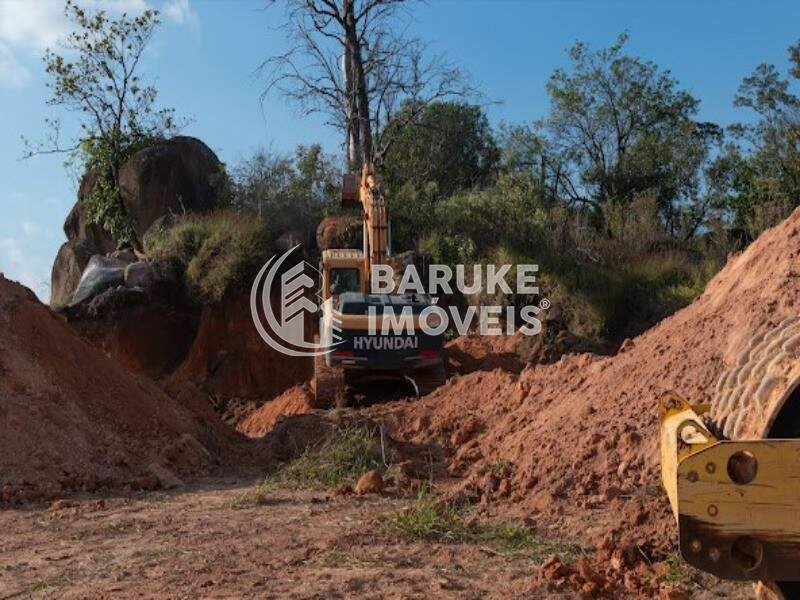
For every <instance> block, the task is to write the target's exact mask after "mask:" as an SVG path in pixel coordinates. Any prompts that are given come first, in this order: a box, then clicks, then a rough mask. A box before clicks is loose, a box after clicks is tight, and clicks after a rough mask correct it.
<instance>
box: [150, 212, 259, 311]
mask: <svg viewBox="0 0 800 600" xmlns="http://www.w3.org/2000/svg"><path fill="white" fill-rule="evenodd" d="M144 245H145V251H146V252H147V254H148V255H149V256H150V257H151V258H153V259H156V260H171V261H174V262H177V263H178V264H180V265H181V266H182V267H183V268H184V269H185V271H186V282H187V285H188V287H189V289H190V291H191V292H192V294H193V295H194V296H195V297H196V298H197V299H198V300H199V301H200V302H203V303H213V302H219V301H220V300H222V298H223V297H224V296H225V295H226V294H227V293H228V292H230V291H231V290H234V289H239V288H242V287H243V286H245V285H248V284H249V279H250V278H251V277H252V276H253V275H254V274H255V273H256V271H257V270H258V268H259V267H260V266H261V265H263V264H264V262H265V261H266V260H267V259H268V258H269V257H270V256H271V254H272V248H271V239H270V236H269V234H268V232H267V230H266V227H265V225H264V222H263V221H261V220H260V219H258V218H255V217H253V216H240V215H236V214H233V213H229V212H217V213H212V214H209V215H189V216H186V217H183V218H181V219H180V220H179V221H178V222H177V223H176V224H175V225H174V226H173V227H171V228H169V229H166V230H162V231H157V232H154V233H152V234H150V235H148V236H147V237H146V239H145V240H144Z"/></svg>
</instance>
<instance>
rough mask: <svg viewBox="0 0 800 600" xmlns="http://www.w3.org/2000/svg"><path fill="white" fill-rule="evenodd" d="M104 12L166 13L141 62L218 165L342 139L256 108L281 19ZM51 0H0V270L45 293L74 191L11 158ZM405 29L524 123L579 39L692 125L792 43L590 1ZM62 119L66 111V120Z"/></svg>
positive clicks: (218, 11) (278, 42)
mask: <svg viewBox="0 0 800 600" xmlns="http://www.w3.org/2000/svg"><path fill="white" fill-rule="evenodd" d="M83 4H86V5H89V6H92V5H94V6H96V5H98V4H104V5H106V6H107V7H109V9H110V10H112V11H114V10H117V11H118V10H122V9H123V8H124V9H127V10H137V9H141V8H142V7H143V6H145V5H148V6H151V7H154V8H158V9H161V10H162V13H163V14H162V17H163V18H162V20H163V25H162V27H161V29H160V31H159V33H158V34H157V37H156V38H155V40H154V43H153V44H152V48H151V50H150V52H149V53H148V55H147V58H146V61H145V63H144V72H145V74H146V75H147V76H149V77H150V78H151V79H153V80H154V81H155V83H156V84H157V86H158V88H159V90H160V102H161V103H162V104H163V105H166V106H172V107H174V108H176V109H177V111H178V113H179V114H181V115H184V116H188V117H191V118H192V119H193V120H194V122H193V124H192V125H190V126H189V127H188V128H187V130H186V131H185V133H186V134H188V135H194V136H197V137H199V138H201V139H203V140H204V141H205V142H206V143H207V144H208V145H209V146H211V147H212V148H213V149H214V150H215V151H216V152H217V153H218V154H219V156H220V157H221V158H222V160H224V161H225V162H227V163H228V164H235V163H236V162H237V160H239V159H241V158H242V157H243V156H246V155H247V154H249V153H250V152H252V151H253V150H255V149H256V148H258V147H260V146H261V147H266V148H268V149H270V150H273V151H276V152H283V151H289V150H291V149H292V148H294V147H295V146H296V145H297V144H310V143H313V142H317V141H318V142H321V143H322V144H323V145H324V146H325V147H326V148H327V149H329V150H331V151H337V150H338V147H337V144H338V138H337V136H336V135H335V133H334V132H332V131H330V130H329V129H327V128H326V127H325V126H324V125H323V124H322V122H321V120H320V119H317V118H308V117H304V116H302V115H300V114H298V113H297V112H296V110H295V109H293V108H292V107H290V106H287V105H286V102H285V101H284V100H282V99H281V98H278V97H275V98H270V99H269V100H268V101H267V102H266V103H265V104H264V106H263V110H262V106H261V105H260V103H259V92H260V91H261V87H262V83H261V82H259V81H258V79H257V78H255V77H254V70H255V69H256V67H257V66H258V64H259V63H260V61H261V60H262V59H263V58H265V57H267V56H269V55H270V54H272V53H274V52H276V51H278V50H280V49H281V48H283V47H284V40H283V39H282V36H281V33H280V32H279V31H275V30H273V29H272V28H273V27H274V26H275V25H277V24H278V23H279V22H280V11H275V10H271V11H263V10H260V9H261V7H262V6H263V5H264V2H263V1H259V0H256V1H253V2H251V1H248V0H119V1H118V2H116V3H106V2H103V0H84V2H83ZM62 5H63V3H62V2H61V1H60V0H0V133H1V134H2V135H0V272H4V273H5V275H6V276H7V277H9V278H12V279H17V280H20V281H22V282H23V283H24V284H26V285H28V286H29V287H31V288H32V289H34V291H36V293H37V294H38V295H39V296H40V297H41V298H42V299H45V300H46V299H47V298H48V297H49V279H50V267H51V265H52V261H53V258H54V256H55V254H56V251H57V250H58V247H59V246H60V244H61V243H63V241H64V234H63V231H62V224H63V221H64V217H65V216H66V215H67V213H68V211H69V210H70V208H71V207H72V205H73V203H74V202H75V189H76V183H75V181H74V177H73V175H72V174H70V173H68V172H67V171H65V169H64V168H63V166H62V163H63V157H58V156H41V157H37V158H34V159H30V160H26V161H19V160H18V159H19V157H20V156H21V155H22V154H23V150H24V147H23V144H22V142H21V140H20V136H22V135H25V136H27V137H29V138H33V139H36V138H37V137H40V136H41V135H42V134H43V120H44V118H45V117H48V116H55V115H56V113H54V112H53V111H52V109H51V108H50V107H47V106H46V104H45V100H46V97H47V90H46V88H45V81H46V78H45V76H44V74H43V70H42V63H41V55H42V52H43V50H44V48H45V47H47V46H52V45H53V44H54V43H55V42H56V40H57V39H58V38H59V37H60V36H62V35H63V34H64V33H65V32H66V31H67V30H66V23H65V22H64V20H63V19H62V18H61V7H62ZM409 28H410V30H411V32H412V33H413V34H416V35H419V36H420V37H422V38H424V39H426V40H428V41H429V42H430V45H431V48H432V50H433V51H436V52H444V53H446V54H447V55H448V56H449V57H450V59H452V60H453V61H455V62H457V63H458V64H459V65H460V66H461V67H462V68H463V69H464V70H466V71H467V72H469V73H470V74H471V76H472V78H473V81H474V82H475V83H476V84H477V85H478V86H479V87H480V88H481V89H482V90H483V91H484V93H485V94H486V95H487V96H488V97H489V98H491V99H492V100H495V101H497V104H494V105H492V106H490V107H489V109H488V112H489V116H490V119H491V121H492V123H494V124H497V123H499V122H501V121H509V122H515V123H521V122H530V121H532V120H533V119H535V118H538V117H540V116H542V115H544V114H545V112H546V111H547V97H546V95H545V93H544V85H545V83H546V81H547V78H548V76H549V75H550V73H551V72H552V71H553V69H554V68H556V67H558V66H565V65H566V63H567V60H566V53H565V50H566V48H568V47H569V46H570V45H571V44H572V42H574V41H575V40H578V39H580V40H584V41H586V42H589V43H590V44H592V45H593V46H603V45H608V44H610V43H611V42H612V41H613V40H614V39H615V37H616V36H617V34H618V33H619V32H620V31H623V30H628V31H629V32H630V35H631V39H630V42H629V45H628V49H629V51H630V52H632V53H634V54H637V55H639V56H642V57H644V58H647V59H651V60H654V61H656V62H657V63H658V64H660V65H661V66H663V67H666V68H669V69H670V70H671V71H672V73H673V74H674V75H675V76H676V77H677V78H678V79H679V80H680V82H681V84H682V86H683V87H684V88H686V89H688V90H689V91H691V92H692V93H693V94H695V95H696V96H697V97H699V98H700V99H701V100H702V104H701V117H702V118H704V119H707V120H711V121H715V122H718V123H720V124H723V125H724V124H727V123H730V122H731V121H734V120H742V119H745V118H746V117H747V115H746V114H743V113H742V112H741V111H739V110H737V109H734V108H733V106H732V98H733V95H734V93H735V91H736V88H737V86H738V85H739V82H740V81H741V79H742V77H743V76H744V75H746V74H748V73H749V72H750V71H751V70H752V69H753V68H754V67H755V66H756V65H757V64H758V63H760V62H771V63H774V64H776V65H778V66H780V67H781V69H782V70H785V67H786V64H787V59H786V48H787V46H789V45H790V44H791V43H793V42H794V41H796V40H797V39H798V38H800V2H792V1H787V2H777V1H776V2H764V1H761V2H755V1H753V2H736V1H733V0H718V1H710V0H707V1H702V0H694V1H691V2H689V1H687V2H679V1H667V0H663V1H654V0H651V1H644V0H642V1H638V2H634V1H628V2H603V1H600V0H593V1H591V2H580V1H577V0H573V1H562V2H537V1H533V0H530V1H523V0H517V1H502V0H430V2H429V3H428V4H427V5H417V6H415V7H414V9H413V14H412V20H411V22H410V24H409ZM64 120H65V122H66V123H69V117H68V116H66V117H65V119H64Z"/></svg>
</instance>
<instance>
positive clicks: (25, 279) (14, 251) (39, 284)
mask: <svg viewBox="0 0 800 600" xmlns="http://www.w3.org/2000/svg"><path fill="white" fill-rule="evenodd" d="M0 273H4V274H5V275H6V277H8V278H9V279H14V280H16V281H19V282H20V283H21V284H22V285H24V286H27V287H29V288H30V289H32V290H33V291H34V292H35V293H36V295H37V296H38V297H39V300H41V301H42V302H48V301H49V298H50V284H49V279H50V275H49V273H48V272H47V270H46V269H44V268H42V267H41V265H39V264H37V262H36V261H34V260H32V259H30V258H29V257H28V256H26V254H25V252H24V251H23V247H22V244H21V243H20V241H19V240H18V239H17V238H13V237H4V238H0Z"/></svg>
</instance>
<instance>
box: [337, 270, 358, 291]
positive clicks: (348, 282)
mask: <svg viewBox="0 0 800 600" xmlns="http://www.w3.org/2000/svg"><path fill="white" fill-rule="evenodd" d="M330 281H331V283H330V291H331V295H333V296H340V295H341V294H345V293H347V292H360V291H361V274H360V273H359V271H358V269H331V279H330Z"/></svg>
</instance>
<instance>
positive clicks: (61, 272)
mask: <svg viewBox="0 0 800 600" xmlns="http://www.w3.org/2000/svg"><path fill="white" fill-rule="evenodd" d="M97 253H98V249H97V247H96V246H95V245H94V244H93V243H92V242H91V241H90V240H85V239H83V240H81V239H78V240H70V241H68V242H66V243H64V244H63V245H62V246H61V248H59V250H58V254H57V255H56V260H55V261H54V262H53V272H52V275H51V279H50V308H52V309H53V310H61V309H62V308H64V307H65V306H67V305H69V303H70V302H72V295H73V294H74V293H75V289H76V288H77V287H78V283H79V282H80V280H81V274H82V273H83V270H84V269H85V268H86V265H87V264H89V259H91V257H92V256H93V255H94V254H97Z"/></svg>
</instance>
